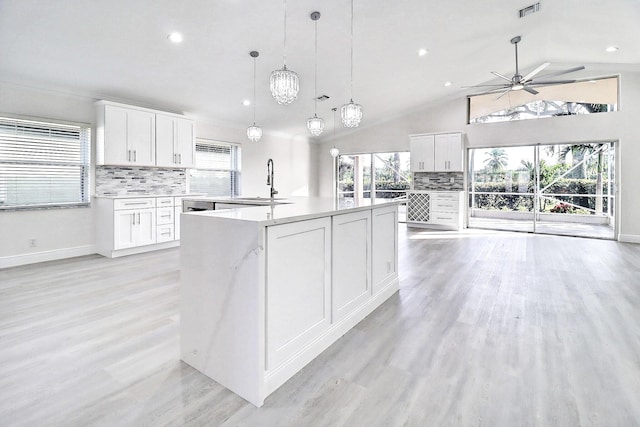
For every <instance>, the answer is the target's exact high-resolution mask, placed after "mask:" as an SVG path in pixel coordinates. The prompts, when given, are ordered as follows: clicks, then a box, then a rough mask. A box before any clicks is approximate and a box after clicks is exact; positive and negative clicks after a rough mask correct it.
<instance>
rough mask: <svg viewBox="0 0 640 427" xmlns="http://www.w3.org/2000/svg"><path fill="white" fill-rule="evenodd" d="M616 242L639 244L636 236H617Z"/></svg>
mask: <svg viewBox="0 0 640 427" xmlns="http://www.w3.org/2000/svg"><path fill="white" fill-rule="evenodd" d="M618 241H619V242H624V243H640V236H638V235H637V234H618Z"/></svg>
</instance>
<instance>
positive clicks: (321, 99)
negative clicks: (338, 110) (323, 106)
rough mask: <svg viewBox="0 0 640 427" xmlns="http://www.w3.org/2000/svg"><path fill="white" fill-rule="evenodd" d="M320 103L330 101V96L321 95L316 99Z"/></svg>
mask: <svg viewBox="0 0 640 427" xmlns="http://www.w3.org/2000/svg"><path fill="white" fill-rule="evenodd" d="M316 99H317V100H318V101H320V102H322V101H326V100H327V99H329V96H328V95H320V96H319V97H317V98H316Z"/></svg>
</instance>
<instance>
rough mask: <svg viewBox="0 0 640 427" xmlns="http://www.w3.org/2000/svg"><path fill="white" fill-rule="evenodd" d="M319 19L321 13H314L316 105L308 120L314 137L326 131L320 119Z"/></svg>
mask: <svg viewBox="0 0 640 427" xmlns="http://www.w3.org/2000/svg"><path fill="white" fill-rule="evenodd" d="M318 19H320V12H313V13H312V14H311V20H313V21H314V23H315V34H316V35H315V38H316V45H315V49H316V51H315V73H316V75H315V83H314V89H313V105H314V114H313V117H312V118H310V119H309V120H307V128H309V132H311V135H313V136H319V135H320V134H321V133H322V131H323V130H324V120H323V119H321V118H320V117H318Z"/></svg>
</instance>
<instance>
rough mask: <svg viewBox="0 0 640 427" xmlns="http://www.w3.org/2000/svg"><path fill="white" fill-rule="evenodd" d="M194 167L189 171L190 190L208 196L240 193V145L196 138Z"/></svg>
mask: <svg viewBox="0 0 640 427" xmlns="http://www.w3.org/2000/svg"><path fill="white" fill-rule="evenodd" d="M195 166H196V168H195V169H191V171H190V185H189V188H190V191H191V192H194V193H205V194H207V195H208V196H225V197H227V196H235V195H238V194H240V147H238V146H237V145H234V144H229V143H224V142H216V141H207V140H197V141H196V158H195Z"/></svg>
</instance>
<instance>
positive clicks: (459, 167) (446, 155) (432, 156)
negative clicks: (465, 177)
mask: <svg viewBox="0 0 640 427" xmlns="http://www.w3.org/2000/svg"><path fill="white" fill-rule="evenodd" d="M409 145H410V150H411V170H412V171H413V172H462V171H463V161H462V159H463V155H464V151H463V150H464V147H463V144H462V134H461V133H459V132H457V133H444V134H428V135H411V136H409Z"/></svg>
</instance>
